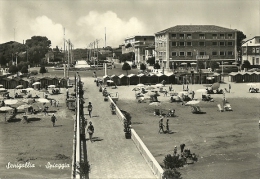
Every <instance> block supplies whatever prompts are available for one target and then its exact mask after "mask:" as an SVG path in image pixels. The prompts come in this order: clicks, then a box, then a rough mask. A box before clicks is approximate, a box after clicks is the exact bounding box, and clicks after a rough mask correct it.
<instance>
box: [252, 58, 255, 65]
mask: <svg viewBox="0 0 260 179" xmlns="http://www.w3.org/2000/svg"><path fill="white" fill-rule="evenodd" d="M252 62H253V64H252V65H255V57H252Z"/></svg>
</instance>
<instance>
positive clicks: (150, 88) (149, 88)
mask: <svg viewBox="0 0 260 179" xmlns="http://www.w3.org/2000/svg"><path fill="white" fill-rule="evenodd" d="M145 89H146V90H153V89H155V87H153V86H148V87H146V88H145Z"/></svg>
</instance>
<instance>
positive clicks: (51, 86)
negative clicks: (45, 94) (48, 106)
mask: <svg viewBox="0 0 260 179" xmlns="http://www.w3.org/2000/svg"><path fill="white" fill-rule="evenodd" d="M48 88H56V86H55V85H49V86H48Z"/></svg>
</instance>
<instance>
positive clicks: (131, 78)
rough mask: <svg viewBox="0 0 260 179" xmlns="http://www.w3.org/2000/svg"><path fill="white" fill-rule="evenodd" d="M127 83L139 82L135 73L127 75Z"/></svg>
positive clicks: (135, 83)
mask: <svg viewBox="0 0 260 179" xmlns="http://www.w3.org/2000/svg"><path fill="white" fill-rule="evenodd" d="M127 77H128V80H129V85H137V84H138V83H139V77H138V76H137V75H136V74H130V75H128V76H127Z"/></svg>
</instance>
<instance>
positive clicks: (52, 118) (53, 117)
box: [51, 113, 57, 127]
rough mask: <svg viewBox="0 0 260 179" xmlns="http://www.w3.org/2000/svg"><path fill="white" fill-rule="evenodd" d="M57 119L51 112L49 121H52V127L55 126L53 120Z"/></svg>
mask: <svg viewBox="0 0 260 179" xmlns="http://www.w3.org/2000/svg"><path fill="white" fill-rule="evenodd" d="M56 121H57V118H56V116H55V115H54V113H53V115H52V116H51V122H52V126H53V127H54V126H55V122H56Z"/></svg>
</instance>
